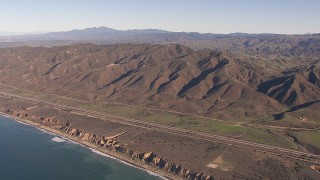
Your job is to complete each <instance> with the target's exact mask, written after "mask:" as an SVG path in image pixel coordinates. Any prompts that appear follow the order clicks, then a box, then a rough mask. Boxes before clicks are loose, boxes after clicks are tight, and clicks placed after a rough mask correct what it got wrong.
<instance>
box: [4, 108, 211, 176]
mask: <svg viewBox="0 0 320 180" xmlns="http://www.w3.org/2000/svg"><path fill="white" fill-rule="evenodd" d="M0 111H1V112H3V113H5V114H8V115H10V116H13V117H18V118H22V119H26V120H30V121H32V122H35V123H38V124H41V125H43V126H46V127H48V128H51V129H55V130H58V131H60V132H61V133H62V134H65V135H68V136H72V137H75V138H77V139H79V141H86V142H89V143H91V144H93V145H94V146H96V147H97V148H103V149H105V150H107V151H111V152H115V153H117V154H120V155H122V156H126V157H129V158H130V159H131V160H132V161H139V162H142V163H145V164H147V165H149V166H153V167H156V168H158V169H161V170H162V171H165V172H168V173H170V174H173V175H175V176H177V177H182V178H185V179H191V180H213V179H214V178H213V176H212V175H206V174H204V173H203V172H196V171H193V170H189V169H186V168H183V166H182V165H180V164H175V163H172V162H170V161H169V160H167V159H166V158H164V157H158V156H157V154H156V152H152V151H151V152H142V151H136V150H133V149H129V148H127V147H126V146H125V145H123V144H121V143H120V142H119V141H117V139H116V137H105V136H102V135H98V134H92V133H89V132H86V131H85V130H83V129H78V128H76V127H73V126H72V124H71V123H69V122H67V121H66V120H62V119H56V118H54V117H42V116H41V115H38V114H29V112H28V111H27V110H24V109H23V110H22V109H14V108H10V107H0Z"/></svg>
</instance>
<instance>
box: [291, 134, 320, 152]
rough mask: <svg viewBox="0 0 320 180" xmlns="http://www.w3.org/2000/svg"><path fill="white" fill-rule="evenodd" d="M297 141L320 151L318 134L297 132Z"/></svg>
mask: <svg viewBox="0 0 320 180" xmlns="http://www.w3.org/2000/svg"><path fill="white" fill-rule="evenodd" d="M295 135H296V137H297V138H298V139H299V141H301V142H303V143H307V144H311V145H313V146H316V147H317V148H319V149H320V132H319V131H318V132H315V131H314V132H306V131H304V132H297V133H295Z"/></svg>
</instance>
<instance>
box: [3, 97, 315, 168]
mask: <svg viewBox="0 0 320 180" xmlns="http://www.w3.org/2000/svg"><path fill="white" fill-rule="evenodd" d="M0 94H1V95H3V96H6V97H14V98H16V99H19V100H23V101H28V102H31V103H38V104H42V105H45V106H48V107H51V108H55V109H68V110H70V112H71V113H74V114H80V115H85V116H88V117H94V118H99V119H102V120H106V121H112V122H116V123H120V124H125V125H129V126H135V127H140V128H145V129H151V130H155V131H160V132H165V133H171V134H176V135H180V136H186V137H190V138H195V139H201V140H205V141H210V142H216V143H222V144H227V145H231V146H236V147H240V148H246V149H250V150H254V151H259V152H264V153H266V154H273V155H278V156H282V157H286V158H291V159H295V160H301V161H305V162H311V163H315V164H320V156H319V155H316V154H312V153H306V152H301V151H296V150H291V149H285V148H280V147H275V146H270V145H265V144H260V143H255V142H250V141H245V140H241V139H237V138H232V137H227V136H221V135H215V134H210V133H203V132H198V131H192V130H187V129H181V128H176V127H171V126H166V125H162V124H156V123H150V122H146V121H141V120H137V119H131V118H125V117H120V116H115V115H111V114H106V113H103V112H97V111H93V110H88V109H83V108H78V107H73V106H67V105H62V104H57V103H53V102H50V101H44V100H38V99H34V98H28V97H23V96H19V95H15V94H10V93H5V92H0Z"/></svg>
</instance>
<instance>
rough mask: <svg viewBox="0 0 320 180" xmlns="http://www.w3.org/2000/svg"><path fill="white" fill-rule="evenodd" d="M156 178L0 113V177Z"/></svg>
mask: <svg viewBox="0 0 320 180" xmlns="http://www.w3.org/2000/svg"><path fill="white" fill-rule="evenodd" d="M73 179H75V180H82V179H83V180H100V179H101V180H113V179H114V180H121V179H125V180H159V179H161V178H160V177H158V176H155V175H152V173H149V172H147V171H144V170H141V169H138V168H135V167H132V166H130V165H128V164H125V163H123V162H120V161H119V160H116V159H114V158H110V157H107V156H106V155H104V154H101V153H99V152H97V151H95V150H93V149H88V148H86V147H83V146H81V145H79V144H77V143H74V142H72V141H69V140H67V139H63V138H62V137H59V136H57V135H54V134H50V133H48V132H46V131H43V130H40V129H37V128H36V127H32V126H29V125H26V124H22V123H19V122H16V121H13V120H11V119H9V118H7V117H4V116H0V180H73Z"/></svg>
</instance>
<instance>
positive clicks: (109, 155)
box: [0, 112, 182, 180]
mask: <svg viewBox="0 0 320 180" xmlns="http://www.w3.org/2000/svg"><path fill="white" fill-rule="evenodd" d="M0 116H3V117H6V118H9V119H11V120H14V121H16V122H18V123H21V124H24V125H27V126H32V127H35V128H37V129H38V130H40V131H43V132H44V133H47V134H51V135H54V136H58V137H60V138H63V139H65V140H66V141H69V142H70V143H75V144H78V145H80V146H82V147H84V148H87V149H89V150H90V151H91V152H92V153H96V154H99V155H101V156H104V157H107V158H110V159H114V160H116V161H119V162H120V163H122V164H126V165H128V166H131V167H133V168H135V169H138V170H142V171H145V172H147V173H148V174H149V175H152V176H156V177H159V178H161V179H164V180H170V179H182V178H181V177H179V176H174V175H171V174H168V173H165V172H163V171H161V170H159V169H156V168H154V167H152V166H148V165H147V164H144V163H140V162H139V161H134V160H131V159H130V158H128V157H126V156H121V155H120V154H117V153H115V152H109V151H107V150H104V149H102V148H99V147H97V146H95V145H94V144H91V143H89V142H87V141H84V140H81V139H77V138H76V137H72V136H70V135H68V134H65V133H63V132H60V131H58V130H56V129H52V128H50V127H47V126H44V125H41V124H39V123H35V122H33V121H30V120H26V119H22V118H19V117H15V116H11V115H8V114H5V113H2V112H0ZM94 151H96V152H94Z"/></svg>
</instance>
